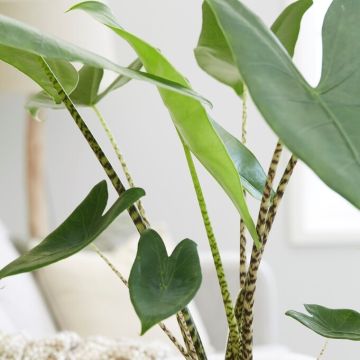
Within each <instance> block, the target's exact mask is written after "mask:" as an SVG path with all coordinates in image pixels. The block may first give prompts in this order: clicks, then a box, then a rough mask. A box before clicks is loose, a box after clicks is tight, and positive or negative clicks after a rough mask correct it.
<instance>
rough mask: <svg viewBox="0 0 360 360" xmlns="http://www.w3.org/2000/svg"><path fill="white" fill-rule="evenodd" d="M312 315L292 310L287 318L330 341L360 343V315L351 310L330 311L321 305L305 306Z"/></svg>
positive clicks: (287, 313)
mask: <svg viewBox="0 0 360 360" xmlns="http://www.w3.org/2000/svg"><path fill="white" fill-rule="evenodd" d="M305 309H306V310H307V312H308V313H309V314H310V315H311V316H309V315H307V314H302V313H300V312H297V311H294V310H290V311H287V312H286V315H287V316H290V317H292V318H293V319H295V320H297V321H299V322H300V323H301V324H303V325H304V326H306V327H307V328H309V329H310V330H312V331H314V332H316V333H317V334H319V335H321V336H323V337H326V338H330V339H346V340H353V341H360V313H358V312H357V311H354V310H349V309H328V308H326V307H324V306H320V305H305Z"/></svg>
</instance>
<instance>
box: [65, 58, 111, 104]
mask: <svg viewBox="0 0 360 360" xmlns="http://www.w3.org/2000/svg"><path fill="white" fill-rule="evenodd" d="M103 75H104V70H103V69H99V68H95V67H92V66H88V65H84V66H83V67H82V68H81V70H80V71H79V82H78V85H77V87H76V89H75V90H74V91H73V92H72V93H71V95H70V98H71V100H73V102H74V104H78V105H83V106H92V105H95V103H96V99H97V95H98V91H99V87H100V83H101V80H102V78H103Z"/></svg>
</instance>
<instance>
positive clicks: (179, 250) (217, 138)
mask: <svg viewBox="0 0 360 360" xmlns="http://www.w3.org/2000/svg"><path fill="white" fill-rule="evenodd" d="M311 5H312V1H311V0H298V1H295V2H294V3H293V4H291V5H289V6H288V7H287V8H286V9H285V10H284V11H283V12H282V13H281V14H280V15H279V17H278V18H277V19H276V21H275V22H274V24H273V26H272V27H271V28H270V29H269V28H267V27H266V26H265V25H264V24H263V23H262V21H261V20H260V19H259V18H258V17H257V16H256V15H254V14H253V13H252V12H251V11H250V10H249V9H247V8H246V7H245V6H244V5H243V4H242V2H241V1H238V0H205V1H204V2H203V8H202V9H203V25H202V30H201V34H200V38H199V42H198V46H197V48H196V49H195V57H196V60H197V62H198V64H199V66H200V67H201V68H202V69H203V70H204V71H206V72H207V73H208V74H209V75H210V76H212V77H214V78H215V79H216V80H218V81H220V82H221V83H223V84H225V85H228V86H230V87H231V88H232V89H233V90H234V92H235V94H236V95H237V96H238V97H239V101H241V102H242V104H243V109H244V111H243V130H244V132H243V134H242V138H241V139H237V138H236V137H234V136H233V135H231V134H230V133H229V132H228V131H227V130H226V129H224V128H223V127H222V126H221V125H220V123H218V122H216V121H215V120H214V119H213V118H212V117H211V115H210V109H209V107H210V106H209V104H210V102H209V101H208V100H206V99H205V98H204V97H203V96H201V95H199V94H198V93H196V92H195V91H194V90H192V89H191V86H190V83H189V81H188V80H187V79H186V77H185V76H184V75H182V74H181V73H180V72H179V71H178V70H176V68H175V66H173V65H172V64H171V63H170V62H169V61H168V60H167V59H166V57H165V56H164V55H163V54H162V53H161V52H160V51H159V50H157V49H156V48H155V47H154V46H152V45H150V44H149V43H147V42H146V41H144V40H142V39H140V38H139V37H137V36H135V35H134V34H132V33H130V32H129V31H127V30H125V29H123V28H122V27H121V25H120V24H119V22H118V21H117V19H116V18H115V17H114V15H113V14H112V12H111V11H110V9H109V8H108V7H107V6H106V5H105V4H103V3H101V2H98V1H85V2H82V3H79V4H77V5H74V6H73V7H72V8H71V9H70V10H83V11H85V12H87V13H88V14H89V15H91V16H93V17H94V18H95V19H96V20H97V21H100V22H101V23H102V24H104V26H107V27H108V28H109V31H113V32H114V33H116V34H117V35H118V37H119V38H121V39H122V40H124V41H126V42H127V43H128V44H129V45H130V46H131V47H132V48H133V49H134V50H135V52H136V54H137V56H138V59H135V61H134V62H133V63H132V64H130V65H129V66H128V67H123V66H120V65H118V64H115V63H113V62H110V61H108V60H107V59H105V58H103V57H101V56H98V55H96V54H93V53H90V52H88V51H86V50H83V49H81V48H78V47H76V46H74V45H72V44H69V43H66V42H63V41H60V40H56V39H54V38H52V37H50V36H46V35H43V34H41V33H40V32H38V31H37V30H35V29H33V28H30V27H28V26H26V25H24V24H21V23H19V22H17V21H14V20H12V19H9V18H6V17H3V16H1V15H0V60H3V61H5V62H7V63H8V64H10V65H12V66H14V67H16V68H17V69H18V70H19V71H21V72H23V73H24V74H26V75H27V76H29V77H31V78H32V79H33V80H34V81H35V82H36V83H37V84H38V85H39V86H40V88H41V89H42V91H41V92H40V93H38V94H36V95H34V96H32V97H31V98H30V99H29V101H28V103H27V109H28V110H29V112H30V113H31V114H32V115H33V116H34V117H36V116H37V113H38V109H39V108H42V107H47V108H53V109H57V108H66V109H67V110H68V112H69V114H70V116H71V117H72V119H73V120H74V122H75V125H76V126H77V127H78V128H79V130H80V132H81V134H82V135H83V137H84V138H85V140H86V141H87V142H88V144H89V146H90V148H91V150H92V151H93V152H94V154H95V156H96V157H97V159H98V161H99V163H100V165H101V166H102V167H103V169H104V171H105V173H106V175H107V176H108V178H109V180H110V182H111V183H112V185H113V187H114V188H115V190H116V192H117V193H118V195H119V199H118V200H117V201H116V202H115V204H114V205H113V206H112V207H111V208H110V209H109V210H108V211H107V212H105V213H104V209H105V206H106V202H107V187H106V183H105V182H102V183H100V184H98V185H96V186H95V187H94V189H93V190H92V191H91V192H90V193H89V195H88V196H87V197H86V199H85V200H84V201H83V202H82V203H81V204H80V205H79V206H78V207H77V208H76V209H75V210H74V212H73V213H72V214H71V215H70V216H69V217H68V219H67V220H66V221H65V222H64V223H63V224H62V225H60V226H59V227H58V228H57V229H56V230H55V231H54V232H52V233H51V234H50V235H49V236H47V237H46V238H45V239H44V240H43V241H42V242H41V243H40V244H39V245H38V246H37V247H35V248H33V249H32V250H30V251H29V252H28V253H26V254H24V255H22V256H20V257H19V258H18V259H16V260H14V261H13V262H12V263H10V264H8V265H7V266H5V267H4V268H3V269H2V270H1V271H0V278H3V277H6V276H10V275H15V274H18V273H21V272H26V271H32V270H36V269H38V268H40V267H43V266H46V265H48V264H51V263H53V262H56V261H59V260H61V259H63V258H66V257H68V256H71V255H72V254H74V253H76V252H78V251H80V250H81V249H83V248H84V247H86V246H87V245H89V244H90V243H91V242H92V241H93V240H94V239H95V238H96V237H97V236H98V235H99V234H100V233H101V232H102V231H103V230H104V229H105V228H106V227H107V226H108V225H109V224H110V223H111V222H112V221H113V220H114V219H115V218H116V217H117V216H118V215H119V214H120V213H121V212H122V211H124V210H125V209H127V210H128V212H129V215H130V216H131V219H132V220H133V222H134V225H135V226H136V228H137V230H138V232H139V236H140V240H139V245H138V252H137V256H136V260H135V262H134V265H133V267H132V270H131V274H130V278H129V280H128V281H127V280H126V279H125V278H123V277H122V276H121V275H120V274H119V273H118V272H117V274H118V275H119V277H120V279H121V280H122V281H123V283H124V284H125V285H127V286H129V291H130V297H131V300H132V303H133V305H134V308H135V311H136V313H137V314H138V316H139V318H140V321H141V324H142V331H141V332H142V333H144V332H146V331H147V330H148V329H149V328H151V327H152V326H154V325H156V324H159V326H160V327H161V328H162V329H163V331H165V332H166V334H167V335H168V336H169V338H170V340H171V341H172V342H173V343H174V344H175V346H176V347H177V348H178V350H179V351H180V352H181V354H182V355H183V356H184V357H185V358H187V359H194V360H196V359H198V360H203V359H207V354H206V349H204V346H203V344H202V342H201V338H200V334H199V333H198V331H197V328H196V324H195V323H194V321H193V319H192V317H191V313H190V312H189V310H188V308H187V305H188V303H189V302H190V301H191V300H192V298H193V297H194V296H195V294H196V292H197V290H198V288H199V286H200V283H201V268H200V261H199V256H198V254H197V250H196V243H195V242H194V241H192V240H189V239H185V240H183V241H181V242H180V243H179V244H178V245H177V246H176V248H175V249H174V251H173V252H172V253H171V254H170V255H169V254H168V252H167V251H166V248H165V245H164V241H163V240H162V238H161V237H160V235H159V234H157V233H156V231H155V230H153V229H151V226H150V224H149V222H148V220H147V218H146V215H145V210H144V208H143V206H142V204H141V202H140V197H141V196H143V195H144V191H143V190H142V189H139V188H134V184H133V180H132V178H131V174H130V173H129V170H128V168H127V165H126V163H125V161H124V158H123V156H122V154H121V152H120V150H119V148H118V145H117V143H116V139H115V138H114V137H113V135H112V134H111V131H110V129H109V128H108V126H107V124H106V122H105V119H104V118H103V117H102V115H101V113H100V112H99V110H98V109H97V104H98V103H99V102H100V101H101V100H102V99H103V98H104V97H105V96H106V95H107V94H108V93H110V92H111V91H115V90H116V89H118V88H119V87H121V86H124V85H126V84H127V83H128V82H129V81H130V80H131V79H138V80H142V81H146V82H149V83H151V84H153V85H156V86H157V88H158V91H159V93H160V95H161V98H162V100H163V102H164V105H165V106H166V108H167V109H168V111H169V113H170V118H171V120H172V122H173V124H174V126H175V128H176V130H177V133H178V136H179V144H180V146H182V147H183V149H184V154H185V158H186V160H187V163H188V167H189V171H190V175H191V178H192V181H193V184H194V189H195V194H196V197H197V200H198V203H199V207H200V210H201V214H202V217H203V222H204V227H205V231H206V234H207V237H208V240H209V246H210V249H211V252H212V255H213V259H214V266H215V269H216V273H217V276H218V280H219V285H220V291H221V295H222V298H223V304H224V312H225V316H226V319H227V322H228V326H229V337H228V342H227V346H226V353H225V357H226V359H234V360H238V359H241V360H251V359H252V357H253V355H252V354H253V334H252V322H253V305H254V299H255V290H256V280H257V271H258V268H259V265H260V262H261V260H262V255H263V251H264V248H265V245H266V242H267V240H268V237H269V233H270V230H271V227H272V224H273V222H274V218H275V215H276V212H277V209H278V206H279V203H280V201H281V199H282V197H283V194H284V191H285V188H286V185H287V183H288V181H289V179H290V177H291V174H292V172H293V169H294V167H295V165H296V162H297V159H298V158H299V159H300V160H302V161H304V162H305V163H306V164H308V165H309V166H310V168H311V169H312V170H313V171H314V172H315V173H316V174H318V175H319V176H320V178H321V179H322V180H323V181H324V182H325V183H326V184H327V185H329V186H330V187H331V188H333V189H334V190H335V191H337V192H338V193H339V194H341V195H342V196H344V197H345V198H346V199H348V200H349V201H350V202H351V203H353V204H354V205H355V206H357V207H359V206H360V197H359V194H358V192H357V191H356V189H357V188H356V185H357V184H358V183H359V181H358V180H359V179H360V169H359V163H358V156H359V154H358V153H359V150H360V142H359V141H358V137H359V136H358V135H359V134H360V125H358V124H357V122H356V121H357V119H356V115H357V107H358V106H357V103H358V101H359V100H358V98H359V97H358V93H357V87H358V85H357V84H358V72H359V68H360V67H359V65H360V64H359V61H360V60H359V56H358V53H359V50H358V49H359V44H358V41H357V35H356V31H354V28H355V26H356V24H358V23H359V20H360V3H358V2H357V1H356V0H334V1H333V4H332V5H331V7H330V9H329V11H328V15H327V16H326V19H325V23H324V30H323V41H324V60H323V76H322V79H321V81H320V83H319V85H318V86H317V87H316V88H313V87H311V86H310V85H309V84H308V83H307V82H306V81H305V79H304V78H303V76H302V75H301V73H300V72H299V71H298V70H297V68H296V66H295V65H294V63H293V62H292V60H291V57H292V55H293V54H294V49H295V45H296V42H297V38H298V34H299V30H300V24H301V19H302V17H303V15H304V13H305V12H306V11H307V9H308V8H309V7H310V6H311ZM334 39H335V40H334ZM74 62H80V63H81V64H82V65H83V66H82V68H81V69H80V70H76V69H75V67H74V66H73V63H74ZM142 67H144V69H145V72H144V71H141V68H142ZM104 71H112V72H113V73H115V74H116V76H117V77H116V78H115V79H114V81H113V83H112V84H110V86H108V87H107V88H106V89H105V90H104V91H102V92H100V90H99V89H100V85H101V82H102V79H103V75H104ZM248 95H250V97H251V98H252V100H253V102H254V103H255V105H256V106H257V107H258V109H259V110H260V112H261V114H262V115H263V117H264V119H265V121H267V122H268V124H269V125H270V126H271V128H272V129H273V130H274V132H275V133H276V134H277V135H278V137H279V141H278V143H277V145H276V147H275V151H274V154H273V158H272V161H271V164H270V166H269V170H268V173H267V174H266V173H265V172H264V170H263V168H262V167H261V165H260V163H259V161H258V160H257V159H256V157H255V155H254V154H253V153H252V152H251V151H250V150H249V149H248V148H247V147H246V146H245V144H244V142H245V140H246V136H245V135H246V133H245V123H246V116H247V114H246V100H247V98H248ZM80 106H85V107H91V108H93V109H94V111H95V112H96V114H97V115H98V117H99V120H100V121H101V124H102V125H103V127H104V130H105V131H106V133H107V134H108V136H109V139H110V141H111V143H112V145H113V147H114V151H115V152H116V154H117V156H118V158H119V160H120V162H121V165H122V167H123V170H124V172H125V175H126V178H127V180H128V182H129V185H130V187H131V188H130V189H128V190H126V189H125V186H124V185H123V183H122V182H121V180H120V178H119V176H118V174H117V173H116V172H115V170H114V168H113V166H112V165H111V164H110V162H109V160H108V159H107V157H106V155H105V154H104V152H103V151H102V149H101V147H100V145H99V144H98V142H97V140H96V139H95V137H94V136H93V134H92V133H91V132H90V130H89V128H88V127H87V125H86V123H85V121H84V119H83V118H82V117H81V115H80V114H79V112H78V110H77V107H80ZM283 145H285V146H286V147H287V148H288V149H289V150H290V151H291V152H292V153H293V154H292V156H291V157H290V160H289V162H288V165H287V167H286V169H285V171H284V173H283V175H282V177H281V179H280V182H279V184H278V186H277V188H276V189H275V190H273V187H274V178H275V173H276V170H277V165H278V162H279V159H280V156H281V153H282V149H283ZM193 156H195V157H196V158H197V159H198V160H199V162H200V163H201V164H202V165H203V166H204V167H205V168H206V169H207V170H208V172H209V174H210V175H211V176H213V177H214V178H215V179H216V181H217V182H218V183H219V185H220V186H221V187H222V188H223V189H224V192H225V193H226V195H227V196H228V197H229V198H230V199H231V200H232V202H233V204H234V206H235V208H236V209H237V211H238V212H239V215H240V217H241V225H240V229H241V230H240V232H241V248H240V252H241V254H240V257H241V267H240V269H239V271H240V284H239V293H238V296H237V299H236V302H235V304H233V302H232V298H231V295H230V292H229V287H228V284H227V280H226V274H225V272H224V269H223V266H222V260H221V253H220V251H219V248H218V243H217V240H216V237H215V234H214V231H213V229H212V226H211V221H210V218H209V215H208V212H207V209H206V202H205V198H204V195H203V193H202V189H201V185H200V181H199V179H198V176H197V170H196V167H195V164H194V162H193ZM246 193H248V194H249V195H251V196H252V197H254V198H255V199H258V200H261V202H260V206H259V214H258V217H257V220H256V221H255V220H254V219H253V217H252V215H251V213H250V211H249V209H248V206H247V199H246V196H245V194H246ZM245 228H247V230H248V232H249V234H250V236H251V238H252V239H253V249H252V254H251V258H250V265H249V266H248V267H246V253H245V251H246V250H245V249H246V236H245ZM95 250H96V251H97V252H98V253H99V255H100V256H101V257H103V259H104V260H105V261H106V262H108V260H107V259H106V258H105V257H104V255H103V254H102V253H101V252H100V251H99V250H98V249H96V248H95ZM108 264H109V262H108ZM109 265H111V264H109ZM111 266H112V265H111ZM307 310H308V311H309V312H310V314H311V315H312V316H313V317H309V316H308V315H302V314H299V313H296V312H289V313H288V315H290V316H292V317H294V318H296V319H297V320H299V321H300V322H302V323H303V324H305V325H306V326H308V327H310V328H312V329H313V330H315V331H317V332H318V333H320V334H322V335H324V336H329V334H330V335H332V336H330V337H335V335H336V334H337V335H338V336H339V337H341V338H346V336H347V335H346V334H347V333H349V331H351V332H352V334H354V333H356V332H358V328H357V327H358V317H357V313H354V312H351V311H347V310H336V311H334V312H333V311H332V310H330V309H326V308H323V307H320V306H313V305H312V306H308V307H307ZM174 314H176V315H177V319H178V323H179V326H180V329H181V332H182V335H183V340H184V345H182V344H181V343H180V342H179V340H178V339H176V338H175V337H174V335H173V334H172V333H171V332H170V331H169V330H168V329H167V328H166V326H165V324H163V323H162V321H163V320H165V319H166V318H168V317H169V316H171V315H174ZM348 314H350V315H351V316H350V317H347V316H348ZM332 317H333V318H332ZM338 317H339V318H341V319H343V318H344V317H346V318H347V322H346V324H345V323H344V322H341V321H330V320H331V319H335V318H336V319H338ZM324 319H325V320H326V321H324ZM334 334H335V335H334ZM339 334H340V335H339ZM352 339H354V340H358V338H357V337H356V336H353V335H352Z"/></svg>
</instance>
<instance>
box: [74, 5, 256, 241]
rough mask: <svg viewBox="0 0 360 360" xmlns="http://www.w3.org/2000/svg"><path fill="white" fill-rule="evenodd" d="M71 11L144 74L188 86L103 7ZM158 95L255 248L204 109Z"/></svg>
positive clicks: (233, 174)
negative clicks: (135, 59) (89, 19)
mask: <svg viewBox="0 0 360 360" xmlns="http://www.w3.org/2000/svg"><path fill="white" fill-rule="evenodd" d="M73 9H82V10H85V11H86V12H88V13H90V14H91V15H92V16H94V17H95V18H96V19H97V20H99V21H100V22H102V23H103V24H104V25H106V26H108V27H109V28H111V29H112V30H113V31H114V32H116V33H117V34H118V35H119V36H120V37H122V38H123V39H124V40H126V41H127V42H128V43H129V44H130V45H131V46H132V47H133V49H134V50H135V52H136V53H137V55H138V56H139V58H140V60H141V61H142V63H143V65H144V67H145V69H146V70H147V71H149V72H151V73H154V74H155V75H157V76H161V77H164V78H166V79H171V80H172V81H175V82H177V83H179V84H181V85H183V86H185V87H189V83H188V81H187V80H186V78H185V77H184V76H183V75H181V74H180V73H179V72H178V71H177V70H176V69H175V68H174V67H173V66H172V65H171V64H170V63H169V62H168V60H167V59H166V58H165V57H164V56H163V55H162V54H161V53H160V52H159V51H158V50H157V49H156V48H154V47H152V46H151V45H149V44H147V43H146V42H144V41H143V40H141V39H139V38H138V37H136V36H134V35H132V34H130V33H129V32H127V31H125V30H123V29H121V27H120V26H119V25H118V24H117V22H116V20H115V18H114V17H113V15H112V13H111V12H110V9H109V8H108V7H107V6H106V5H105V4H103V3H100V2H97V1H85V2H83V3H80V4H77V5H75V6H74V7H73ZM159 92H160V95H161V97H162V99H163V101H164V103H165V105H166V106H167V108H168V110H169V112H170V114H171V117H172V120H173V122H174V124H175V126H176V129H177V131H178V132H179V134H180V136H181V137H182V139H183V140H184V142H185V144H186V145H187V146H188V147H189V149H190V150H191V151H192V153H193V154H194V155H195V156H196V157H197V158H198V160H199V161H200V162H201V163H202V164H203V165H204V166H205V168H206V169H207V170H208V171H209V172H210V173H211V174H212V176H213V177H214V178H215V179H216V180H217V181H218V182H219V184H220V185H221V186H222V187H223V188H224V190H225V191H226V193H227V194H228V196H229V197H230V198H231V200H232V201H233V203H234V204H235V206H236V207H237V209H238V210H239V212H240V214H241V217H242V218H243V220H244V222H245V224H246V226H247V228H248V229H249V232H250V234H251V236H252V238H253V239H254V241H255V243H256V244H257V246H258V245H259V241H258V235H257V232H256V229H255V225H254V222H253V220H252V218H251V216H250V213H249V210H248V207H247V205H246V202H245V200H244V194H243V189H242V186H241V181H240V176H239V174H238V172H237V169H236V167H235V165H234V163H233V162H232V160H231V158H230V156H229V154H228V153H227V151H226V148H225V146H224V144H223V142H222V141H221V139H220V138H219V136H218V134H217V133H216V131H215V130H214V128H213V126H212V124H211V121H210V118H209V116H208V114H207V112H206V110H205V109H204V107H203V106H202V105H201V104H200V103H199V102H198V101H196V100H195V99H191V98H189V97H185V96H182V95H180V94H175V93H173V92H170V91H168V90H166V89H159Z"/></svg>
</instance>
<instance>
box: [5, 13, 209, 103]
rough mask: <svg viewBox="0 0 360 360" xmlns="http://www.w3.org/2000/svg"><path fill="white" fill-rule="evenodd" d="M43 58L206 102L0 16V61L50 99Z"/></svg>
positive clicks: (185, 89)
mask: <svg viewBox="0 0 360 360" xmlns="http://www.w3.org/2000/svg"><path fill="white" fill-rule="evenodd" d="M42 57H43V58H45V59H46V61H47V62H49V61H55V60H56V61H57V60H61V61H64V62H80V63H82V64H84V65H89V66H92V67H95V68H100V69H107V70H110V71H113V72H115V73H117V74H121V75H124V76H126V77H128V78H131V79H138V80H142V81H146V82H149V83H151V84H155V85H157V86H159V87H165V88H167V89H169V90H170V89H171V90H172V91H175V92H178V93H181V94H183V95H185V96H190V97H195V98H196V99H198V100H200V101H202V102H205V103H208V101H207V100H206V99H204V98H203V97H201V96H200V95H198V94H196V93H195V92H194V91H193V90H191V89H189V88H188V87H185V86H183V85H180V84H178V83H176V82H173V81H170V80H168V79H164V78H161V77H159V76H156V75H153V74H148V73H143V72H141V71H137V70H133V69H129V68H126V67H123V66H119V65H117V64H115V63H113V62H111V61H109V60H107V59H105V58H104V57H102V56H99V55H96V54H94V53H92V52H90V51H87V50H84V49H82V48H80V47H77V46H75V45H73V44H70V43H68V42H66V41H63V40H61V39H58V38H55V37H51V36H48V35H45V34H43V33H42V32H40V31H38V30H36V29H34V28H33V27H30V26H28V25H25V24H23V23H21V22H19V21H16V20H14V19H11V18H9V17H6V16H3V15H0V60H3V61H5V62H7V63H9V64H10V65H12V66H15V67H16V68H18V69H19V70H20V71H22V72H23V73H24V74H26V75H28V76H30V78H32V79H33V80H34V81H35V82H37V83H38V84H39V85H40V86H41V87H42V88H43V89H44V90H45V91H46V92H47V93H49V94H50V95H51V96H52V97H56V96H57V94H56V92H55V91H54V89H53V88H52V86H51V84H50V82H49V80H48V78H47V76H46V74H45V73H44V70H43V68H42V67H41V64H42V61H41V58H42ZM59 80H60V79H59ZM76 82H77V79H76Z"/></svg>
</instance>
